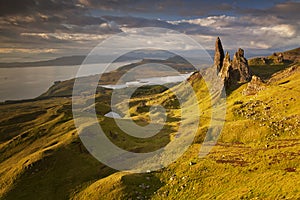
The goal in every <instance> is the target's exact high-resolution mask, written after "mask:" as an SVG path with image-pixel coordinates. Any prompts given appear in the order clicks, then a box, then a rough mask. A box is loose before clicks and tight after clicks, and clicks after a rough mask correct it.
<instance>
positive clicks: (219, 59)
mask: <svg viewBox="0 0 300 200" xmlns="http://www.w3.org/2000/svg"><path fill="white" fill-rule="evenodd" d="M223 59H224V50H223V47H222V43H221V40H220V38H219V37H218V38H217V40H216V44H215V57H214V67H215V68H216V69H217V72H218V73H219V72H220V70H221V68H222V66H223Z"/></svg>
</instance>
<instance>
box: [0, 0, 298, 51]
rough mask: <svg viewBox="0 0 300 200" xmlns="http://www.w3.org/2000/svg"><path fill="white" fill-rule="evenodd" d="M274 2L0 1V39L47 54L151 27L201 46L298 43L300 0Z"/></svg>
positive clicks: (89, 45) (5, 45) (5, 43)
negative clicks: (218, 39) (221, 41)
mask: <svg viewBox="0 0 300 200" xmlns="http://www.w3.org/2000/svg"><path fill="white" fill-rule="evenodd" d="M278 1H281V0H276V1H258V0H257V1H256V0H254V1H246V0H245V1H235V0H229V1H226V2H224V1H221V0H217V1H205V2H204V1H198V0H189V1H183V0H153V1H149V0H139V1H138V0H122V1H121V0H101V1H99V0H67V1H60V0H49V1H48V0H0V43H1V47H2V48H16V49H17V48H26V49H30V48H49V49H55V50H56V51H55V53H53V52H51V55H57V54H58V52H59V53H61V54H63V52H65V53H71V50H74V49H76V51H78V52H80V50H81V49H83V50H82V52H87V51H88V49H89V48H92V47H93V46H95V45H96V43H97V42H95V41H100V40H103V39H105V37H106V36H109V35H111V34H114V33H119V32H122V31H124V30H125V29H129V28H139V27H149V26H150V27H151V26H153V27H162V28H168V29H173V30H177V31H179V32H182V33H186V34H188V35H192V36H194V37H195V38H200V39H199V40H201V41H202V42H203V44H205V45H209V44H213V40H214V39H215V37H216V36H222V38H224V41H225V42H224V43H225V44H226V46H227V47H229V48H235V47H238V46H241V47H247V45H248V47H249V48H250V47H251V48H280V47H293V45H294V46H295V45H298V44H299V37H298V35H299V34H298V33H299V29H300V24H299V21H300V20H299V18H300V12H299V10H300V3H299V2H293V1H286V2H279V3H278ZM270 2H271V3H270ZM276 2H277V3H276ZM258 5H259V6H258ZM159 18H162V19H159ZM22 51H23V50H22ZM74 51H75V50H74ZM46 53H47V55H50V54H49V53H48V52H46ZM16 55H20V54H16ZM37 55H38V54H37ZM39 55H40V54H39Z"/></svg>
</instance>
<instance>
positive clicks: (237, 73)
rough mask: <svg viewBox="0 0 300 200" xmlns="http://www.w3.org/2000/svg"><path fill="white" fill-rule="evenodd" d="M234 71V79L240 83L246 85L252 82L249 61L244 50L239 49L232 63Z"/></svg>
mask: <svg viewBox="0 0 300 200" xmlns="http://www.w3.org/2000/svg"><path fill="white" fill-rule="evenodd" d="M232 69H233V71H232V72H233V73H232V74H233V75H234V77H233V78H234V79H235V80H236V81H237V82H239V83H246V82H248V81H250V80H251V73H250V70H249V66H248V61H247V59H246V58H245V57H244V50H243V49H241V48H239V49H238V51H237V52H236V53H235V54H234V57H233V61H232Z"/></svg>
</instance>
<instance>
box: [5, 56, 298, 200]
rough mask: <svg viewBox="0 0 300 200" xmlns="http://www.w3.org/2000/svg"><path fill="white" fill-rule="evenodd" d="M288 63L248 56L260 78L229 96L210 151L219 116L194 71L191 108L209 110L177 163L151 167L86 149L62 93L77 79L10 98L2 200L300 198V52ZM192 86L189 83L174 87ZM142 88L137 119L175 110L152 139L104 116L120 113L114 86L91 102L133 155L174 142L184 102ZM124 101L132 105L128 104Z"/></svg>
mask: <svg viewBox="0 0 300 200" xmlns="http://www.w3.org/2000/svg"><path fill="white" fill-rule="evenodd" d="M291 52H294V51H291ZM287 54H289V53H287ZM287 54H286V55H287ZM293 54H294V53H293ZM283 55H285V54H283ZM271 57H272V56H271ZM289 58H291V56H290V57H289ZM284 60H286V59H284ZM288 61H289V62H285V61H284V62H280V63H279V64H278V65H277V64H274V63H273V61H272V62H271V63H259V62H256V60H252V59H250V60H249V69H250V70H252V75H254V76H256V77H258V78H253V76H252V80H251V81H250V82H244V83H241V84H240V85H239V86H238V87H237V88H236V89H234V90H232V91H231V92H230V93H229V94H228V96H227V97H226V105H227V113H226V118H225V119H226V121H225V122H226V123H225V126H224V128H223V130H222V133H221V135H220V137H219V138H218V142H217V144H216V145H215V146H214V147H213V149H212V151H211V152H210V153H209V154H208V155H207V156H206V157H204V158H199V149H200V148H201V144H202V142H203V140H204V136H205V133H206V131H207V129H208V127H209V124H210V122H211V120H212V119H211V112H212V110H211V99H212V98H213V96H212V95H209V94H208V90H207V85H206V83H205V82H204V80H203V79H202V76H201V74H200V73H199V72H195V73H194V74H193V75H192V76H191V77H190V78H189V82H190V83H191V85H192V87H193V89H194V91H195V93H196V96H197V99H198V100H199V104H197V105H195V104H187V105H188V107H187V108H186V109H189V110H193V109H198V107H200V108H201V112H202V114H201V117H200V124H199V129H198V130H197V133H196V136H195V138H194V141H193V143H192V145H191V146H190V147H189V148H188V150H187V151H186V152H185V153H184V155H182V156H181V157H180V158H179V159H178V160H177V161H176V162H173V163H172V164H171V165H169V166H168V167H166V168H163V169H161V170H158V171H154V172H149V173H141V174H130V173H125V172H117V171H115V170H114V169H111V168H109V167H107V166H105V165H103V164H101V163H99V162H98V161H97V160H96V159H95V158H93V157H92V156H91V155H90V154H89V153H88V152H87V150H86V149H85V147H84V146H83V145H82V143H81V141H80V139H79V137H78V134H77V131H76V129H75V126H74V122H73V118H72V110H71V99H70V98H66V97H62V96H63V95H66V96H69V95H70V94H71V91H72V83H73V82H72V80H70V81H64V82H59V83H56V84H55V85H54V86H52V87H51V88H50V89H49V91H48V92H47V93H45V94H44V95H42V97H43V99H42V98H41V99H35V100H34V101H30V100H28V101H27V102H17V103H10V104H1V105H0V110H1V113H2V117H1V121H0V152H1V153H0V160H1V162H0V196H1V199H178V198H179V197H180V198H182V199H255V198H256V199H297V198H300V192H299V191H300V188H299V185H300V176H299V172H300V107H299V106H300V104H299V96H300V95H299V93H300V88H299V85H300V82H299V81H300V65H299V63H298V61H297V59H294V60H293V61H292V60H288ZM290 61H292V62H290ZM294 61H295V62H294ZM131 67H133V66H127V67H125V68H123V69H120V70H119V71H118V72H112V74H113V73H116V74H117V75H116V74H114V76H115V77H116V78H118V77H119V74H121V73H119V72H120V71H121V70H124V71H126V70H127V69H128V68H131ZM124 71H123V72H124ZM118 73H119V74H118ZM112 74H110V75H106V76H107V82H105V79H104V82H105V83H112V82H113V81H111V79H110V78H109V76H112ZM89 78H91V77H86V79H89ZM116 80H117V79H116ZM110 81H111V82H110ZM152 87H157V86H151V87H150V88H152ZM184 88H185V87H184V83H181V84H178V85H175V86H174V88H173V89H174V90H178V91H184ZM142 89H143V88H141V89H140V90H139V91H137V92H136V93H135V95H133V97H132V98H131V100H130V116H131V117H132V119H134V120H135V122H136V123H138V124H141V125H145V124H147V123H149V122H150V118H149V108H150V107H151V106H152V105H155V104H161V105H164V106H165V107H166V108H167V109H166V110H167V113H168V119H167V123H166V126H165V127H164V129H163V131H162V132H160V133H159V134H158V135H157V136H156V137H154V138H150V139H147V138H146V139H138V138H133V137H130V136H129V135H127V134H126V133H124V132H123V131H122V130H120V129H119V128H118V127H117V126H115V123H114V120H113V119H111V118H107V117H104V114H105V113H107V112H109V111H110V110H111V107H110V106H111V105H110V95H111V92H112V90H109V89H105V88H101V87H99V89H98V91H97V94H96V103H95V104H93V102H92V101H87V102H85V103H86V109H89V108H90V107H91V106H95V107H96V110H97V117H98V120H99V123H100V124H101V125H102V127H103V129H104V131H105V132H106V134H107V137H108V138H109V139H110V140H111V141H112V142H114V143H115V144H116V145H118V146H120V147H121V148H123V149H127V150H130V151H133V152H148V151H151V150H153V149H156V148H160V147H162V146H165V145H166V144H167V143H168V142H170V141H172V140H174V137H175V136H176V132H177V127H178V124H179V122H180V120H179V118H180V106H179V105H178V99H176V98H175V97H174V94H173V92H172V91H170V90H167V89H166V88H164V89H159V90H153V92H151V93H149V92H148V91H149V88H147V89H146V90H142ZM250 90H251V92H249V91H250ZM143 92H144V93H143ZM89 98H90V99H92V98H93V96H90V97H89ZM116 107H117V108H118V109H119V110H120V111H122V109H124V107H123V104H122V103H120V104H118V105H116ZM130 116H125V117H124V119H122V120H126V119H127V118H129V117H130ZM189 120H190V121H189V122H190V123H193V122H194V120H195V119H194V118H193V117H191V118H190V119H189ZM89 127H90V125H86V127H83V128H89ZM186 131H189V130H188V129H187V130H186ZM110 132H113V133H118V134H117V136H116V135H114V134H110Z"/></svg>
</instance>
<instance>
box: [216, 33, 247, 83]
mask: <svg viewBox="0 0 300 200" xmlns="http://www.w3.org/2000/svg"><path fill="white" fill-rule="evenodd" d="M214 67H215V69H216V70H217V72H218V75H219V77H221V78H222V80H223V81H224V85H225V87H226V88H232V87H235V86H238V85H239V84H241V83H246V82H249V81H250V80H251V76H252V75H251V72H250V70H249V66H248V61H247V59H246V58H245V57H244V50H243V49H241V48H239V49H238V51H237V52H236V53H235V54H234V57H233V60H232V61H231V60H230V55H229V53H228V52H226V56H224V51H223V47H222V43H221V40H220V38H219V37H218V38H217V40H216V45H215V57H214Z"/></svg>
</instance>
